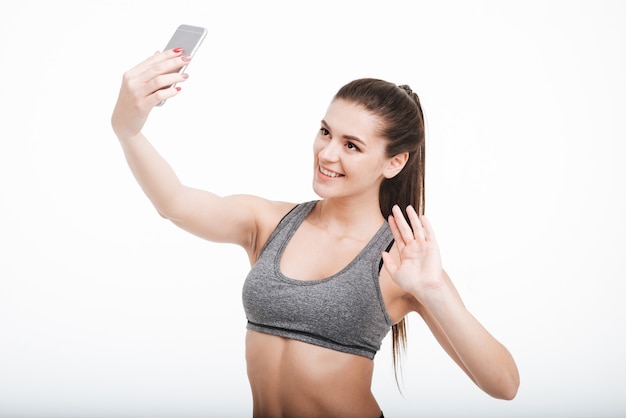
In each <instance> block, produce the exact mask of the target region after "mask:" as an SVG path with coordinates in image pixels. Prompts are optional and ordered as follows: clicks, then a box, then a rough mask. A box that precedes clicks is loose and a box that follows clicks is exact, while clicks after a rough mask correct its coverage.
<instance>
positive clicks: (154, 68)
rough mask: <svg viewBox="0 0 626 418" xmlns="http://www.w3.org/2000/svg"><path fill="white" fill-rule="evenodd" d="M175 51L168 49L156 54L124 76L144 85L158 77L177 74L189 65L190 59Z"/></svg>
mask: <svg viewBox="0 0 626 418" xmlns="http://www.w3.org/2000/svg"><path fill="white" fill-rule="evenodd" d="M175 51H176V50H172V49H170V50H167V51H165V52H156V53H155V54H154V55H152V56H151V57H149V58H147V59H145V60H144V61H142V62H141V63H139V64H138V65H136V66H135V67H133V68H132V69H130V70H128V71H127V72H126V74H125V76H126V77H127V78H128V79H137V80H138V82H140V83H146V82H148V81H150V80H152V79H153V78H154V77H158V76H159V75H163V74H171V73H177V72H179V71H180V69H181V68H183V67H184V66H185V65H187V64H189V62H190V61H191V57H190V56H189V55H182V52H180V51H179V52H175ZM181 51H182V50H181Z"/></svg>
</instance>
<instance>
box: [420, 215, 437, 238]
mask: <svg viewBox="0 0 626 418" xmlns="http://www.w3.org/2000/svg"><path fill="white" fill-rule="evenodd" d="M420 220H421V221H422V222H421V223H422V225H423V226H424V234H425V236H426V240H428V241H432V242H437V240H436V239H435V231H434V230H433V227H432V225H431V224H430V221H429V220H428V218H426V215H422V216H420Z"/></svg>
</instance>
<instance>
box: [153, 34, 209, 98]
mask: <svg viewBox="0 0 626 418" xmlns="http://www.w3.org/2000/svg"><path fill="white" fill-rule="evenodd" d="M206 34H207V29H206V28H203V27H200V26H191V25H180V26H178V28H176V31H174V34H173V35H172V37H171V38H170V40H169V42H168V43H167V45H166V46H165V49H163V51H167V50H168V49H172V48H182V49H183V55H189V56H192V57H193V56H194V54H195V53H196V51H197V50H198V48H199V47H200V45H201V44H202V41H203V40H204V38H205V37H206ZM188 65H189V64H187V65H185V66H184V67H182V68H181V69H180V70H179V71H178V72H182V71H184V70H185V69H186V68H187V66H188ZM163 103H165V100H163V101H162V102H161V103H159V104H158V105H157V106H162V105H163Z"/></svg>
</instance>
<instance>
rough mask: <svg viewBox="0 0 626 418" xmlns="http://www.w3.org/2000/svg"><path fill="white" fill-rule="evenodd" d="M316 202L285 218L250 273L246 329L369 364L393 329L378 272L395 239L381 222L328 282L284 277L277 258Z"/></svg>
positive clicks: (246, 286)
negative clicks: (368, 361)
mask: <svg viewBox="0 0 626 418" xmlns="http://www.w3.org/2000/svg"><path fill="white" fill-rule="evenodd" d="M315 203H316V201H311V202H306V203H302V204H300V205H297V206H296V207H295V208H294V209H293V210H292V211H291V212H289V213H288V214H287V215H285V217H284V218H283V219H282V220H281V221H280V223H279V224H278V226H277V227H276V229H275V230H274V232H273V233H272V235H271V236H270V238H269V239H268V241H267V243H266V244H265V246H264V247H263V249H262V250H261V255H260V257H259V259H258V261H257V262H256V263H255V264H254V266H253V267H252V269H251V270H250V273H249V274H248V276H247V278H246V281H245V283H244V286H243V294H242V299H243V306H244V310H245V312H246V317H247V319H248V325H247V328H248V329H251V330H254V331H259V332H263V333H267V334H272V335H278V336H281V337H286V338H291V339H295V340H299V341H304V342H306V343H310V344H316V345H319V346H322V347H326V348H329V349H332V350H336V351H341V352H345V353H351V354H356V355H360V356H363V357H367V358H370V359H373V358H374V355H375V354H376V352H377V351H378V350H379V349H380V344H381V342H382V340H383V338H385V336H386V335H387V333H388V332H389V330H390V328H391V319H390V318H389V315H388V313H387V310H386V309H385V305H384V303H383V299H382V295H381V292H380V285H379V268H380V259H381V256H380V254H381V252H382V251H383V250H385V249H386V248H387V246H388V245H389V244H390V242H391V241H392V240H393V235H392V234H391V230H390V229H389V225H388V224H387V223H386V222H385V223H384V224H383V225H382V226H381V227H380V229H379V230H378V232H377V233H376V235H375V236H374V237H373V238H372V240H371V241H370V242H369V243H368V244H367V246H366V247H365V248H364V249H363V250H362V251H361V252H360V253H359V254H358V255H357V256H356V258H355V259H354V260H352V262H350V264H348V265H347V266H346V267H345V268H344V269H343V270H341V271H340V272H338V273H336V274H334V275H332V276H330V277H328V278H324V279H321V280H312V281H308V280H306V281H305V280H295V279H291V278H289V277H286V276H285V275H283V274H282V273H281V271H280V259H281V257H282V254H283V252H284V250H285V247H286V246H287V243H288V242H289V240H290V239H291V237H292V236H293V234H294V233H295V231H296V230H297V229H298V227H299V226H300V224H301V223H302V221H303V220H304V218H306V216H307V215H308V214H309V213H310V212H311V210H312V209H313V207H314V206H315Z"/></svg>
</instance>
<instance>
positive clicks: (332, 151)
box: [319, 139, 339, 162]
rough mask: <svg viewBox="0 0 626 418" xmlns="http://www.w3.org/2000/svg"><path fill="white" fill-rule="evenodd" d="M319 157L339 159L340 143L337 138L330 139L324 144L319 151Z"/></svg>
mask: <svg viewBox="0 0 626 418" xmlns="http://www.w3.org/2000/svg"><path fill="white" fill-rule="evenodd" d="M319 157H320V159H321V160H324V161H329V162H333V161H337V159H338V158H339V144H338V143H337V141H335V140H332V139H331V140H330V141H328V142H326V143H325V144H324V146H323V147H322V149H321V150H320V152H319Z"/></svg>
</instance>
